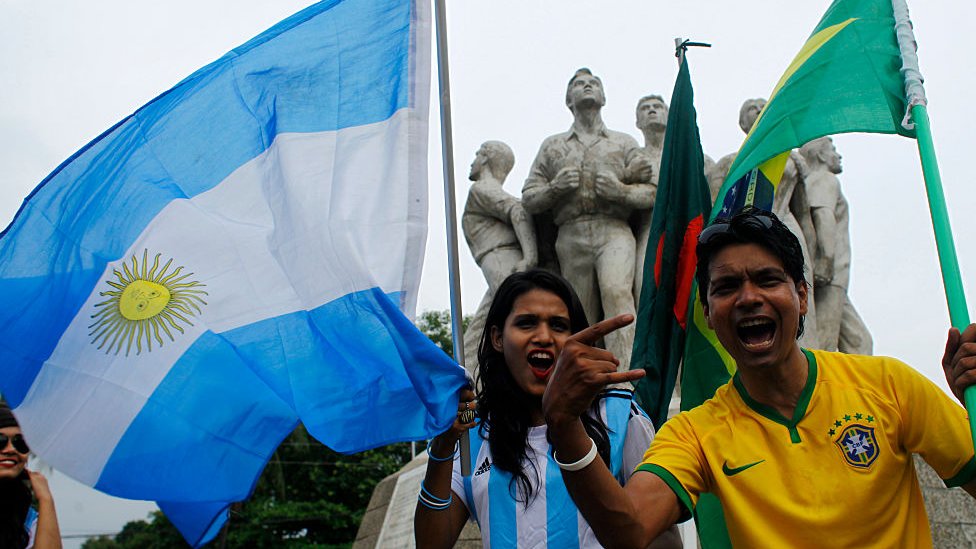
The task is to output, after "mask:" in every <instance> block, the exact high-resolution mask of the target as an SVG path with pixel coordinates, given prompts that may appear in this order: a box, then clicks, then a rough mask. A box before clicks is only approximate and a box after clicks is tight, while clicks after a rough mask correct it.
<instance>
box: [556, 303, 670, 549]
mask: <svg viewBox="0 0 976 549" xmlns="http://www.w3.org/2000/svg"><path fill="white" fill-rule="evenodd" d="M631 322H633V316H632V315H620V316H617V317H614V318H611V319H607V320H604V321H603V322H599V323H597V324H594V325H593V326H590V327H589V328H587V329H585V330H583V331H581V332H579V333H577V334H574V335H573V336H572V337H570V338H569V340H567V342H566V344H565V345H564V346H563V349H562V352H561V353H560V354H559V358H558V360H557V362H556V368H555V370H554V371H553V373H552V377H551V378H550V380H549V384H548V386H547V387H546V392H545V394H544V395H543V397H542V406H543V412H544V414H545V417H546V423H547V424H548V427H549V436H550V440H551V441H552V447H553V451H554V455H555V457H556V459H557V460H558V461H559V462H561V463H575V462H577V461H579V460H580V459H582V458H583V457H584V456H585V455H587V453H588V452H589V451H590V448H591V447H592V444H593V442H592V440H591V439H590V437H589V436H588V435H587V434H586V431H585V429H584V428H583V423H582V421H580V416H581V415H582V414H583V413H585V410H586V409H587V408H588V407H589V405H590V402H592V400H593V398H594V397H595V396H596V394H597V393H599V392H600V391H601V390H602V389H603V388H604V387H605V386H606V385H608V384H611V383H620V382H624V381H636V380H637V379H640V378H641V377H643V376H644V371H643V370H630V371H626V372H617V371H616V370H617V364H618V361H617V359H616V358H615V357H614V356H613V354H612V353H610V352H609V351H606V350H604V349H598V348H596V347H593V346H592V345H593V344H594V343H595V342H596V341H597V340H598V339H600V338H601V337H604V336H605V335H606V334H608V333H610V332H613V331H614V330H616V329H618V328H621V327H623V326H626V325H627V324H630V323H631ZM562 475H563V480H564V481H565V483H566V488H567V490H568V491H569V494H570V496H572V498H573V501H574V502H575V503H576V506H577V507H578V508H579V510H580V512H581V513H582V514H583V517H584V518H585V519H586V521H587V523H589V525H590V527H591V528H592V529H593V532H594V533H595V534H596V537H597V539H598V540H599V541H600V543H601V544H603V545H605V546H607V547H635V548H640V549H645V548H646V547H648V545H649V544H650V543H651V541H652V540H654V539H655V538H656V537H658V536H659V535H660V534H661V533H663V532H664V531H665V530H667V529H668V527H670V526H671V525H672V524H674V523H675V522H676V521H677V520H678V518H679V517H680V511H681V508H680V506H679V504H678V499H677V496H675V494H674V492H672V491H671V489H670V488H669V487H668V486H667V485H666V484H665V483H664V481H663V480H661V479H660V478H658V477H657V476H656V475H653V474H651V473H645V472H638V473H635V474H634V475H633V476H632V477H631V479H630V480H629V481H628V482H627V484H626V485H625V486H624V487H621V486H620V484H618V482H617V480H616V479H615V478H614V477H613V475H612V474H611V473H610V471H609V470H608V469H607V467H606V465H605V464H604V463H603V461H602V460H600V459H595V460H593V461H592V462H591V463H590V464H589V465H587V466H586V467H584V468H582V469H580V470H578V471H568V470H565V469H564V470H563V471H562Z"/></svg>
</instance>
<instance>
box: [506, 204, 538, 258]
mask: <svg viewBox="0 0 976 549" xmlns="http://www.w3.org/2000/svg"><path fill="white" fill-rule="evenodd" d="M511 212H512V216H511V225H512V228H513V229H515V237H516V238H518V241H519V246H520V247H521V248H522V261H521V262H520V264H519V265H517V266H516V269H515V270H516V271H524V270H526V269H531V268H532V267H535V266H536V265H538V263H539V247H538V243H537V241H536V236H535V227H534V226H533V225H532V216H530V215H529V214H528V213H526V211H525V208H523V207H522V205H521V204H515V205H514V206H513V207H512V209H511Z"/></svg>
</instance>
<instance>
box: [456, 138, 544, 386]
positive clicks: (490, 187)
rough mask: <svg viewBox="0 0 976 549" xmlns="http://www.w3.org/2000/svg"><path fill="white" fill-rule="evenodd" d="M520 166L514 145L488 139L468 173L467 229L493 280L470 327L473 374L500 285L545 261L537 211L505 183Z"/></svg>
mask: <svg viewBox="0 0 976 549" xmlns="http://www.w3.org/2000/svg"><path fill="white" fill-rule="evenodd" d="M514 165H515V155H514V154H512V149H511V148H509V146H508V145H506V144H504V143H502V142H501V141H486V142H485V143H484V144H483V145H481V148H479V149H478V152H477V153H475V156H474V161H473V162H472V163H471V172H470V173H469V174H468V179H470V180H471V181H472V184H471V189H469V190H468V199H467V201H466V202H465V203H464V213H463V214H462V215H461V229H462V230H463V231H464V238H465V240H467V242H468V248H469V249H470V250H471V254H472V255H473V256H474V260H475V262H476V263H477V264H478V266H479V267H481V272H482V273H483V274H484V275H485V281H486V282H488V290H487V291H486V292H485V295H484V297H483V298H482V300H481V303H480V304H479V305H478V310H477V311H476V312H475V313H474V315H472V316H471V323H470V325H469V326H468V328H467V329H466V330H465V331H464V357H465V360H466V362H467V363H468V364H470V365H472V367H471V368H468V371H469V372H470V373H471V374H472V378H473V377H474V371H475V368H474V365H475V364H477V363H478V343H479V341H480V339H481V332H482V331H484V328H485V318H487V316H488V309H489V307H490V306H491V300H492V299H493V298H494V296H495V290H496V289H498V286H499V285H500V284H501V283H502V281H503V280H505V278H506V277H507V276H508V275H510V274H512V273H514V272H517V271H525V270H527V269H531V268H532V267H535V266H536V263H537V262H538V260H539V254H538V247H537V237H536V234H535V228H534V227H533V224H532V218H531V216H529V215H528V214H527V213H526V212H525V210H524V209H523V208H522V203H521V202H520V201H519V199H518V198H515V197H514V196H512V195H510V194H508V193H507V192H505V189H503V188H502V185H504V183H505V178H506V177H508V173H509V172H510V171H512V166H514ZM468 364H465V365H464V366H465V368H467V367H468Z"/></svg>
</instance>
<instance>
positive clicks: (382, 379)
mask: <svg viewBox="0 0 976 549" xmlns="http://www.w3.org/2000/svg"><path fill="white" fill-rule="evenodd" d="M429 11H430V6H429V3H428V0H326V1H323V2H320V3H318V4H316V5H313V6H311V7H309V8H307V9H306V10H304V11H302V12H300V13H298V14H296V15H294V16H292V17H290V18H288V19H286V20H284V21H282V22H281V23H279V24H278V25H276V26H274V27H273V28H271V29H269V30H268V31H266V32H264V33H263V34H261V35H259V36H258V37H256V38H254V39H252V40H251V41H249V42H247V43H246V44H244V45H242V46H240V47H238V48H236V49H235V50H233V51H231V52H229V53H228V54H226V55H225V56H224V57H222V58H220V59H218V60H217V61H215V62H214V63H212V64H210V65H208V66H206V67H204V68H203V69H200V70H199V71H197V72H195V73H194V74H192V75H191V76H189V77H188V78H186V79H185V80H183V81H182V82H180V83H179V84H177V85H176V86H175V87H174V88H172V89H170V90H169V91H167V92H165V93H163V94H162V95H160V96H159V97H157V98H155V99H154V100H152V101H151V102H149V103H148V104H146V105H145V106H143V107H142V108H140V109H139V110H138V111H136V112H135V113H134V114H132V115H131V116H129V117H128V118H126V119H124V120H122V121H121V122H119V123H118V124H117V125H115V126H114V127H113V128H111V129H110V130H108V131H107V132H105V133H104V134H102V135H101V136H99V137H98V138H96V139H95V140H94V141H92V142H91V143H89V144H88V145H87V146H85V147H84V148H83V149H81V150H80V151H78V152H77V153H76V154H75V155H74V156H72V157H71V158H69V159H68V160H67V161H65V162H64V163H63V164H62V165H61V166H59V167H58V168H57V169H56V170H55V171H54V172H53V173H52V174H51V175H49V176H48V177H47V178H46V179H45V180H44V181H43V182H42V183H41V184H40V185H39V186H38V187H37V188H36V189H35V190H34V191H33V192H32V193H31V195H30V196H29V197H28V198H27V200H25V202H24V204H23V206H22V207H21V209H20V211H19V212H18V213H17V215H16V217H15V218H14V221H13V222H12V223H11V225H10V226H9V227H8V228H7V229H6V230H5V231H4V232H3V234H2V236H0V300H2V303H3V304H4V306H3V308H2V309H0V364H2V368H3V374H2V376H0V391H2V392H3V395H4V397H5V398H6V399H7V400H8V401H9V403H10V405H11V407H12V408H13V409H14V412H15V413H16V414H17V416H18V418H19V420H20V423H21V426H22V428H23V430H24V432H25V433H26V436H27V437H28V439H29V440H30V443H31V447H32V449H33V450H34V452H36V453H37V454H38V455H39V456H40V457H42V458H43V459H44V460H45V461H46V462H48V463H50V464H51V465H53V466H54V467H55V468H57V469H58V470H60V471H62V472H64V473H66V474H68V475H70V476H72V477H74V478H76V479H78V480H79V481H81V482H83V483H85V484H88V485H90V486H94V487H95V488H97V489H99V490H102V491H104V492H106V493H109V494H113V495H116V496H121V497H126V498H132V499H144V500H155V501H158V502H159V505H160V508H161V509H162V510H163V511H164V512H165V513H166V514H167V515H168V516H169V518H170V519H171V520H172V521H173V522H174V524H176V526H177V527H178V528H179V529H180V531H181V532H182V533H183V535H184V536H185V537H186V539H187V540H188V541H189V542H190V543H191V544H192V545H200V544H202V543H205V542H206V541H207V540H209V539H211V538H212V537H213V536H214V535H215V534H216V533H217V532H218V530H219V528H220V526H221V525H222V524H223V523H224V521H225V520H226V512H227V508H228V507H229V505H230V503H231V502H235V501H240V500H243V499H245V498H247V496H248V495H249V493H250V492H251V490H252V488H253V486H254V483H255V482H256V480H257V477H258V475H259V474H260V472H261V471H262V469H263V468H264V466H265V464H266V463H267V461H268V459H269V457H270V456H271V454H272V453H273V452H274V450H275V448H276V447H277V446H278V444H279V443H280V442H281V440H282V439H284V438H285V436H287V435H288V434H289V433H290V432H291V431H292V430H293V429H294V428H295V427H296V425H297V424H298V423H299V422H302V423H304V424H305V426H306V427H307V428H308V430H309V432H310V433H311V434H312V435H313V436H315V437H316V438H318V439H319V440H321V441H322V442H324V443H325V444H327V445H328V446H330V447H331V448H333V449H335V450H337V451H342V452H355V451H359V450H364V449H367V448H371V447H375V446H379V445H382V444H387V443H392V442H397V441H404V440H419V439H424V438H429V437H431V436H433V435H434V434H436V433H439V432H441V431H443V430H444V429H446V428H447V427H448V426H449V425H450V424H451V422H452V421H453V418H454V417H455V413H456V409H457V407H456V404H457V391H458V390H459V388H460V387H461V386H462V385H464V384H465V377H464V371H463V369H462V368H460V367H459V366H458V365H456V364H454V363H453V362H452V361H451V360H450V359H449V358H448V357H447V356H446V355H445V354H444V353H442V352H441V351H440V349H439V348H437V347H436V346H435V345H434V344H433V343H431V342H430V341H429V340H428V339H426V338H425V337H424V336H423V335H422V334H421V333H420V332H419V331H418V330H417V329H416V328H415V327H414V326H413V324H412V323H411V322H410V320H409V319H408V316H409V315H412V314H413V311H414V309H415V305H416V299H417V288H418V285H419V279H420V272H421V266H422V265H421V263H422V260H423V252H424V245H425V239H426V230H427V228H426V219H427V193H426V189H427V168H426V166H427V110H428V102H429V86H430V13H429Z"/></svg>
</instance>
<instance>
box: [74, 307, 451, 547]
mask: <svg viewBox="0 0 976 549" xmlns="http://www.w3.org/2000/svg"><path fill="white" fill-rule="evenodd" d="M467 321H468V319H467V318H466V319H465V324H467ZM417 326H418V327H419V328H420V330H421V331H422V332H424V333H425V334H426V335H427V337H429V338H430V339H431V340H432V341H434V343H436V344H437V345H438V346H439V347H440V348H441V349H443V350H444V352H446V353H448V354H449V355H450V354H451V350H452V343H451V321H450V313H449V312H448V311H427V312H424V313H422V314H421V315H420V316H419V318H418V321H417ZM410 457H411V456H410V444H409V443H400V444H392V445H390V446H385V447H382V448H376V449H374V450H368V451H366V452H361V453H358V454H354V455H349V456H347V455H342V454H339V453H336V452H333V451H332V450H330V449H329V448H327V447H326V446H324V445H323V444H321V443H320V442H318V441H316V440H315V439H314V438H312V437H311V436H310V435H309V434H308V432H307V431H306V430H305V428H304V426H299V427H298V428H297V429H296V430H295V431H294V432H293V433H292V434H291V435H289V436H288V438H286V439H285V441H284V442H283V443H282V444H281V446H279V447H278V450H277V451H276V452H275V453H274V455H273V456H272V458H271V460H270V461H269V462H268V465H267V467H265V469H264V472H263V473H262V474H261V478H260V479H259V480H258V484H257V486H256V487H255V489H254V493H253V494H251V497H250V498H249V499H248V500H247V501H246V502H242V503H238V504H235V505H233V506H232V507H231V510H230V520H229V521H228V523H227V526H226V527H225V528H224V531H223V532H221V534H220V536H219V537H218V538H217V539H216V540H215V541H214V542H212V543H211V544H210V547H214V548H220V549H265V548H268V549H271V548H279V547H281V548H286V549H340V548H349V547H351V546H352V542H353V541H354V540H355V539H356V531H357V530H358V529H359V523H360V522H361V521H362V518H363V515H364V514H365V513H366V506H367V505H368V504H369V498H370V496H371V495H372V493H373V488H375V487H376V484H377V483H379V481H380V480H382V479H383V478H384V477H386V476H388V475H390V474H393V473H395V472H396V471H398V470H399V469H400V468H401V467H403V465H405V464H406V463H407V462H408V461H410ZM81 547H82V549H185V548H186V547H187V545H186V542H185V541H184V540H183V537H182V536H181V535H180V534H179V532H178V531H177V530H176V528H175V527H173V525H172V524H171V523H170V522H169V520H167V519H166V516H165V515H163V513H161V512H159V511H156V512H153V513H151V514H150V516H149V517H148V520H140V521H134V522H129V523H127V524H126V525H125V526H124V527H123V528H122V531H121V532H119V533H118V534H117V535H116V536H115V537H114V538H109V537H104V536H103V537H98V538H93V539H90V540H88V541H86V542H85V543H84V544H83V545H82V546H81Z"/></svg>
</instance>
